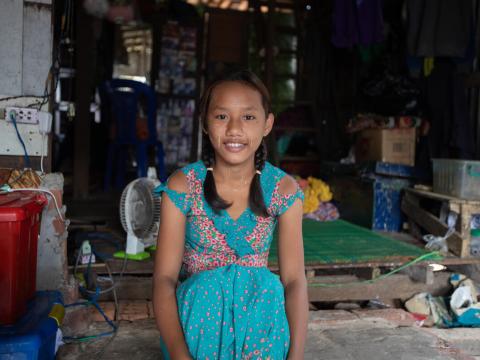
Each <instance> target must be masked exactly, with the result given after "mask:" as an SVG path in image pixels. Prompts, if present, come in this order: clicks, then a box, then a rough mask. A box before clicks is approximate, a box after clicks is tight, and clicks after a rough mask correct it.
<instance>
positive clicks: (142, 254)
mask: <svg viewBox="0 0 480 360" xmlns="http://www.w3.org/2000/svg"><path fill="white" fill-rule="evenodd" d="M113 257H115V258H117V259H125V258H127V259H128V260H136V261H142V260H145V259H148V258H150V254H149V253H148V252H146V251H142V252H139V253H138V254H127V253H126V252H125V251H117V252H116V253H114V254H113Z"/></svg>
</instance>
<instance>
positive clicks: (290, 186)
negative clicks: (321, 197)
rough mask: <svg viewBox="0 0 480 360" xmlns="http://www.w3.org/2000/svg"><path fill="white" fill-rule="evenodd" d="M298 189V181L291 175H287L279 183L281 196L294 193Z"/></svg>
mask: <svg viewBox="0 0 480 360" xmlns="http://www.w3.org/2000/svg"><path fill="white" fill-rule="evenodd" d="M297 191H298V183H297V181H296V180H295V179H294V178H293V177H291V176H290V175H285V176H284V177H283V178H282V179H281V180H280V183H279V184H278V193H279V194H280V195H281V196H285V195H293V194H295V193H296V192H297Z"/></svg>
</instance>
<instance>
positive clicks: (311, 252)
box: [269, 219, 427, 265]
mask: <svg viewBox="0 0 480 360" xmlns="http://www.w3.org/2000/svg"><path fill="white" fill-rule="evenodd" d="M303 242H304V250H305V265H317V264H335V263H337V264H338V263H361V262H367V261H382V260H389V259H392V258H405V260H408V259H413V258H416V257H418V256H421V255H424V254H426V253H427V252H426V251H425V250H423V249H421V248H418V247H416V246H414V245H411V244H407V243H404V242H402V241H399V240H395V239H391V238H389V237H385V236H382V235H379V234H378V233H375V232H373V231H371V230H368V229H365V228H362V227H360V226H357V225H353V224H351V223H349V222H347V221H344V220H336V221H330V222H318V221H314V220H310V219H305V220H303ZM276 264H278V257H277V234H276V233H275V236H274V240H273V242H272V246H271V248H270V257H269V265H276Z"/></svg>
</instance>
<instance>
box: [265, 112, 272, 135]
mask: <svg viewBox="0 0 480 360" xmlns="http://www.w3.org/2000/svg"><path fill="white" fill-rule="evenodd" d="M274 121H275V119H274V116H273V114H272V113H269V114H268V116H267V120H266V122H265V130H264V131H263V136H264V137H265V136H267V135H268V134H270V131H272V127H273V123H274Z"/></svg>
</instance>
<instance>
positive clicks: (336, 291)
mask: <svg viewBox="0 0 480 360" xmlns="http://www.w3.org/2000/svg"><path fill="white" fill-rule="evenodd" d="M323 282H324V281H322V283H323ZM341 283H342V282H337V283H336V284H341ZM317 284H318V282H317ZM450 289H451V285H450V284H449V274H448V273H438V274H436V278H435V282H434V283H433V284H431V285H427V284H424V283H420V282H415V281H413V280H412V279H410V278H409V276H408V275H402V274H394V275H392V276H390V277H387V278H385V279H381V280H377V281H375V282H373V283H365V282H364V283H356V284H351V283H347V284H346V285H345V286H336V287H328V286H327V287H320V286H316V285H315V283H314V282H310V283H309V286H308V299H309V301H328V302H334V301H346V300H352V301H355V300H370V299H376V298H378V299H402V300H406V299H408V298H410V297H412V296H413V295H415V294H417V293H419V292H429V293H431V294H432V295H434V296H438V295H445V294H447V293H448V292H449V291H450Z"/></svg>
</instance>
